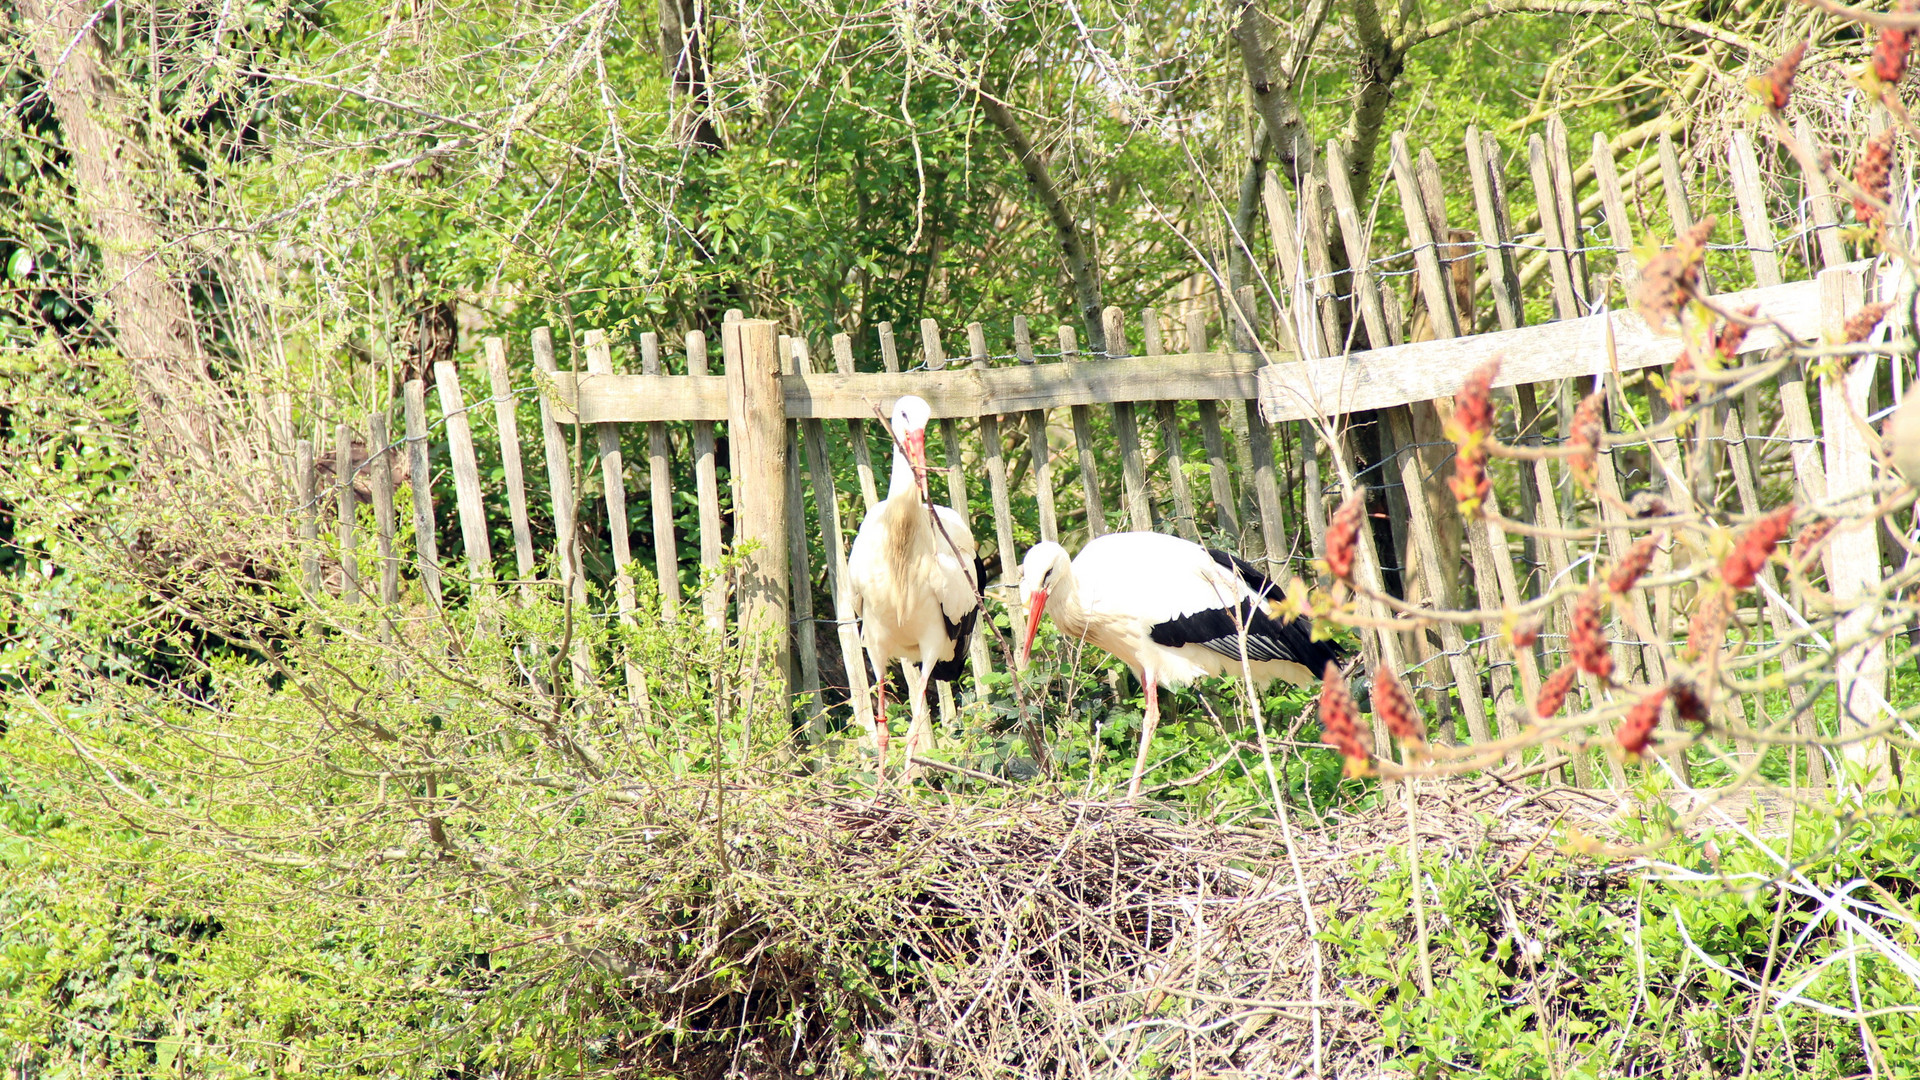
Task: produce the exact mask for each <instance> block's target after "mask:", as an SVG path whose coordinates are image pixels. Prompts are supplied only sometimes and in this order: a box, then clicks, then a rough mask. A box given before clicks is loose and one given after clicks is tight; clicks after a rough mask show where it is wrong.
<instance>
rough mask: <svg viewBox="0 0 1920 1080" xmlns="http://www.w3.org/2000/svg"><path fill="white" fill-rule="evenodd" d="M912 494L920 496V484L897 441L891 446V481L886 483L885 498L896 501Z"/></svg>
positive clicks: (911, 464)
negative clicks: (909, 493)
mask: <svg viewBox="0 0 1920 1080" xmlns="http://www.w3.org/2000/svg"><path fill="white" fill-rule="evenodd" d="M908 492H912V493H913V494H914V495H915V496H916V497H917V496H918V495H919V494H920V482H919V480H918V479H916V478H915V477H914V475H913V462H911V461H908V460H907V454H906V451H905V450H902V449H901V448H900V442H899V440H898V439H896V440H895V441H894V444H893V479H892V480H890V481H888V482H887V498H888V499H897V498H899V497H900V496H902V495H905V494H907V493H908Z"/></svg>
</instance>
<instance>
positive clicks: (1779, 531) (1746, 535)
mask: <svg viewBox="0 0 1920 1080" xmlns="http://www.w3.org/2000/svg"><path fill="white" fill-rule="evenodd" d="M1795 509H1796V508H1795V507H1794V505H1793V504H1792V503H1788V504H1787V505H1785V506H1783V507H1781V508H1780V509H1778V510H1775V511H1774V512H1773V513H1771V514H1768V515H1767V516H1766V517H1763V518H1761V519H1760V520H1759V521H1756V522H1754V523H1753V524H1751V525H1749V526H1747V530H1746V531H1745V532H1743V533H1741V534H1740V539H1739V541H1738V542H1737V543H1735V544H1734V547H1733V552H1732V554H1730V555H1728V556H1727V557H1726V559H1725V561H1723V562H1721V564H1720V580H1722V581H1724V582H1726V583H1727V587H1728V588H1731V589H1745V588H1750V587H1752V585H1753V579H1754V578H1755V577H1756V576H1757V575H1758V574H1759V573H1760V568H1761V567H1763V566H1765V565H1767V559H1768V558H1769V557H1771V556H1772V555H1773V546H1774V545H1775V544H1778V543H1779V542H1780V538H1781V537H1783V536H1786V535H1787V527H1788V526H1789V525H1791V524H1793V513H1794V510H1795Z"/></svg>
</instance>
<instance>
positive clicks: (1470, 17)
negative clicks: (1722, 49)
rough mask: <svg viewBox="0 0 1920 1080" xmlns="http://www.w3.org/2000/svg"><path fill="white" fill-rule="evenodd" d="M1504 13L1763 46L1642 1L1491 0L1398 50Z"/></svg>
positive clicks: (1402, 38)
mask: <svg viewBox="0 0 1920 1080" xmlns="http://www.w3.org/2000/svg"><path fill="white" fill-rule="evenodd" d="M1501 15H1618V16H1621V17H1623V18H1628V19H1640V20H1643V21H1646V22H1651V23H1654V24H1656V25H1659V26H1664V27H1667V28H1668V29H1671V30H1682V31H1685V32H1686V33H1689V34H1693V35H1696V36H1698V37H1703V38H1706V39H1708V40H1711V41H1718V42H1720V43H1722V44H1725V45H1731V46H1733V47H1734V48H1736V49H1744V50H1746V51H1747V52H1749V53H1757V52H1760V51H1761V50H1760V47H1759V46H1757V45H1755V44H1754V43H1752V42H1750V41H1748V40H1747V39H1745V38H1743V37H1741V36H1740V35H1739V34H1735V33H1731V32H1729V31H1726V30H1722V29H1720V28H1719V27H1717V26H1715V25H1713V24H1712V23H1707V22H1701V21H1700V20H1698V19H1689V18H1687V17H1685V16H1682V15H1675V14H1673V13H1672V12H1670V11H1664V10H1662V9H1660V8H1655V7H1645V6H1641V5H1638V4H1628V3H1621V2H1619V0H1490V2H1489V3H1485V4H1481V5H1480V6H1479V7H1474V8H1468V9H1467V10H1465V11H1463V12H1460V13H1459V14H1458V15H1452V16H1449V17H1447V18H1444V19H1441V20H1439V21H1438V22H1431V23H1428V24H1427V25H1425V26H1422V27H1420V28H1418V29H1415V30H1408V31H1406V32H1404V33H1402V34H1400V35H1399V36H1397V37H1395V38H1394V39H1393V41H1392V48H1393V49H1394V51H1396V52H1400V53H1405V52H1406V51H1407V50H1408V49H1411V48H1413V47H1414V46H1415V45H1419V44H1421V43H1422V42H1427V41H1432V40H1433V39H1434V38H1437V37H1442V36H1444V35H1447V34H1451V33H1454V32H1455V31H1458V30H1464V29H1466V28H1467V27H1469V26H1472V25H1473V24H1475V23H1478V22H1484V21H1486V20H1487V19H1492V18H1496V17H1498V16H1501Z"/></svg>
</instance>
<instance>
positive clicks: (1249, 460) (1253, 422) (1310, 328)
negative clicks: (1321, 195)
mask: <svg viewBox="0 0 1920 1080" xmlns="http://www.w3.org/2000/svg"><path fill="white" fill-rule="evenodd" d="M1314 183H1315V180H1314V174H1313V173H1312V172H1309V173H1307V174H1306V175H1305V177H1303V179H1302V184H1303V185H1304V187H1303V190H1302V192H1301V194H1302V196H1303V198H1302V204H1301V212H1302V216H1301V217H1298V218H1296V217H1294V213H1293V203H1292V202H1291V201H1290V200H1289V199H1288V198H1287V194H1286V192H1285V191H1284V190H1281V189H1279V188H1277V187H1276V188H1275V189H1274V190H1273V192H1272V194H1271V197H1270V198H1269V200H1268V201H1269V203H1270V205H1271V206H1272V207H1273V208H1274V209H1275V210H1276V211H1278V213H1280V214H1281V215H1282V216H1283V217H1284V218H1285V220H1286V221H1288V222H1290V223H1293V224H1291V225H1289V227H1287V228H1284V229H1275V230H1274V232H1273V241H1274V252H1273V257H1274V260H1275V261H1276V262H1278V263H1279V265H1280V266H1281V268H1282V274H1283V276H1289V275H1294V274H1296V272H1297V274H1298V275H1299V276H1298V277H1297V278H1295V277H1289V284H1288V287H1287V298H1288V301H1287V302H1288V307H1287V308H1286V309H1283V310H1282V311H1281V312H1280V313H1279V314H1280V316H1281V317H1280V320H1279V321H1281V322H1285V323H1286V324H1287V326H1288V331H1289V333H1290V334H1292V335H1293V338H1294V341H1295V342H1296V343H1297V344H1298V345H1299V346H1300V352H1299V354H1298V355H1299V356H1300V357H1301V358H1302V359H1305V358H1309V357H1319V356H1338V355H1340V353H1342V352H1343V351H1344V349H1342V348H1341V347H1340V346H1339V340H1338V339H1339V335H1338V334H1337V333H1328V332H1326V331H1325V330H1324V329H1323V328H1322V326H1321V323H1322V320H1323V316H1324V315H1325V314H1326V312H1327V311H1328V310H1329V309H1328V308H1327V307H1325V306H1323V305H1322V304H1321V302H1320V298H1321V297H1322V296H1323V295H1325V294H1327V293H1330V292H1331V291H1332V282H1331V281H1330V280H1329V279H1328V277H1327V276H1326V275H1328V274H1330V273H1331V263H1330V260H1329V259H1328V257H1327V254H1326V252H1325V250H1324V248H1325V244H1326V237H1325V233H1324V231H1323V229H1322V228H1321V227H1320V225H1319V219H1318V215H1317V214H1315V213H1314V212H1313V209H1314V207H1315V206H1317V204H1315V203H1310V202H1309V201H1308V200H1307V198H1306V196H1309V195H1311V194H1312V189H1313V187H1314ZM1296 225H1297V226H1298V228H1296V227H1294V226H1296ZM1302 233H1304V234H1305V235H1302ZM1315 244H1318V245H1320V247H1321V249H1322V250H1319V251H1317V252H1316V253H1315V254H1314V255H1312V256H1309V255H1308V253H1307V251H1306V250H1305V247H1311V246H1313V245H1315ZM1303 245H1304V246H1305V247H1303ZM1239 295H1240V296H1246V297H1248V299H1247V300H1245V301H1244V302H1241V303H1239V304H1234V303H1229V304H1228V305H1227V340H1228V341H1230V342H1233V343H1234V344H1235V346H1236V347H1239V348H1244V349H1247V350H1248V351H1253V350H1252V348H1251V343H1252V341H1253V340H1254V336H1253V335H1254V334H1256V333H1257V330H1256V325H1257V324H1255V323H1254V322H1252V321H1251V317H1252V311H1253V308H1252V306H1251V299H1250V298H1251V293H1250V292H1249V291H1248V287H1244V286H1243V287H1242V288H1241V290H1240V294H1239ZM1238 298H1239V297H1238V296H1236V297H1230V298H1229V299H1230V300H1233V299H1238ZM1242 311H1246V312H1247V315H1245V316H1243V315H1242V314H1241V312H1242ZM1329 342H1332V343H1333V344H1332V345H1330V344H1329ZM1275 359H1276V360H1277V359H1278V358H1275ZM1255 412H1256V410H1254V409H1248V408H1240V409H1229V410H1228V411H1227V418H1228V420H1229V421H1230V422H1231V423H1232V425H1233V436H1234V438H1233V449H1234V454H1235V457H1236V458H1237V460H1238V463H1239V465H1240V497H1241V499H1242V500H1244V501H1243V502H1242V503H1241V504H1240V506H1239V507H1238V508H1237V513H1238V514H1239V518H1240V521H1241V523H1242V530H1241V535H1240V540H1241V547H1242V548H1243V549H1245V550H1246V551H1249V552H1251V551H1254V550H1256V549H1259V550H1265V548H1264V545H1265V544H1266V543H1267V541H1268V538H1269V537H1270V536H1272V535H1273V526H1271V525H1261V526H1256V524H1255V520H1256V519H1262V520H1264V513H1265V508H1263V507H1262V506H1261V505H1260V495H1261V492H1260V484H1259V476H1258V474H1257V472H1256V470H1255V465H1254V463H1255V460H1256V458H1255V454H1254V444H1255V443H1256V442H1265V443H1270V442H1271V439H1270V433H1267V432H1264V431H1260V432H1257V431H1256V428H1257V427H1258V424H1259V417H1258V416H1256V415H1254V414H1255ZM1295 437H1296V441H1297V442H1298V443H1299V446H1300V460H1299V463H1298V464H1299V477H1300V482H1299V484H1298V485H1296V484H1295V483H1294V473H1293V468H1292V466H1293V464H1294V463H1293V462H1291V461H1290V462H1289V463H1288V469H1287V472H1286V477H1285V478H1286V487H1287V490H1286V494H1285V498H1284V500H1281V498H1280V496H1279V477H1278V476H1277V475H1276V477H1275V502H1276V503H1278V504H1279V505H1280V506H1281V507H1282V508H1283V510H1282V512H1281V514H1280V516H1279V517H1278V518H1277V520H1278V521H1279V522H1280V524H1279V527H1280V528H1285V527H1286V516H1287V514H1289V513H1291V511H1292V509H1293V495H1294V492H1295V491H1296V490H1298V491H1299V493H1300V503H1301V516H1303V517H1305V518H1306V520H1307V532H1308V537H1309V540H1310V542H1311V543H1312V545H1313V550H1315V551H1318V550H1320V542H1321V539H1322V537H1323V536H1324V534H1325V530H1324V525H1325V518H1326V506H1325V504H1324V502H1323V501H1322V495H1323V491H1322V488H1321V479H1320V463H1321V455H1320V438H1319V433H1318V432H1317V431H1315V430H1314V426H1313V424H1312V423H1310V422H1305V421H1303V422H1301V423H1300V424H1299V425H1298V430H1297V431H1296V433H1295ZM1269 449H1270V448H1269ZM1266 456H1271V455H1270V454H1268V455H1266ZM1316 522H1318V524H1316ZM1256 528H1258V529H1259V530H1260V532H1259V537H1258V540H1259V543H1257V544H1256V543H1254V542H1253V541H1254V540H1255V536H1254V532H1255V529H1256Z"/></svg>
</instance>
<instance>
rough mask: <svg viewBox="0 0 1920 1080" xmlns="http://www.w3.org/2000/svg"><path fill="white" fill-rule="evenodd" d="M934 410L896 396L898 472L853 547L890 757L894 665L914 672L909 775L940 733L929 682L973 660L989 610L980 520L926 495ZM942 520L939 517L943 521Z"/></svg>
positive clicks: (878, 733) (880, 739)
mask: <svg viewBox="0 0 1920 1080" xmlns="http://www.w3.org/2000/svg"><path fill="white" fill-rule="evenodd" d="M932 412H933V410H932V409H930V408H929V407H928V406H927V403H926V402H925V401H923V400H922V399H920V398H918V397H914V396H912V395H908V396H906V397H903V398H901V399H900V400H898V401H896V402H894V405H893V421H892V427H893V480H892V482H891V483H890V484H889V485H888V486H887V497H886V499H885V500H884V501H882V502H881V503H880V504H879V505H878V506H875V507H874V508H873V509H872V510H869V511H867V517H866V520H865V521H863V522H861V523H860V532H859V533H858V534H857V535H856V536H855V537H854V538H853V550H852V552H851V553H850V554H849V555H848V556H847V579H848V582H849V584H850V585H851V586H852V590H853V613H854V615H855V617H857V618H858V619H859V620H860V640H861V643H862V644H863V645H865V646H866V649H867V652H868V653H869V654H870V655H871V656H872V657H873V667H874V670H875V671H876V672H877V673H878V675H879V683H880V686H879V707H878V709H877V710H876V711H875V713H874V715H875V717H876V718H877V719H876V723H875V729H874V731H873V732H872V733H871V734H872V735H873V738H874V745H875V747H876V748H877V749H878V750H879V752H880V770H881V771H882V772H883V773H884V772H885V770H886V764H887V743H888V738H887V671H888V669H889V668H890V667H891V665H892V663H893V661H895V660H899V661H900V664H901V667H902V668H904V669H905V670H906V673H907V689H908V697H909V698H910V701H909V704H910V705H911V706H912V715H913V719H912V722H911V723H910V724H909V725H908V726H907V763H908V767H907V770H906V775H907V776H909V777H911V776H913V775H914V774H915V773H916V772H917V770H916V769H914V768H913V765H912V762H913V758H914V755H916V754H919V753H921V752H923V751H925V750H926V749H928V748H929V747H930V746H931V745H932V743H933V723H932V719H931V717H930V716H929V714H928V709H927V683H928V682H929V681H931V680H933V679H940V680H942V681H945V682H952V681H953V680H955V679H957V678H959V677H960V673H961V671H962V670H964V669H965V667H966V663H967V635H969V634H971V633H972V632H973V624H974V621H975V620H976V619H978V618H979V615H980V581H981V579H982V578H983V577H984V576H985V570H984V567H983V566H982V565H981V562H980V558H979V556H978V555H977V554H976V553H975V547H974V542H973V530H971V529H969V528H967V522H966V519H965V518H964V517H962V516H961V515H960V514H958V513H956V512H954V511H953V510H950V509H948V508H947V507H944V506H930V505H928V504H927V503H926V502H925V501H923V500H922V498H921V494H920V492H921V484H922V483H923V482H924V481H925V479H926V475H927V420H928V418H929V417H930V416H931V415H932ZM936 522H937V524H936Z"/></svg>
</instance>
